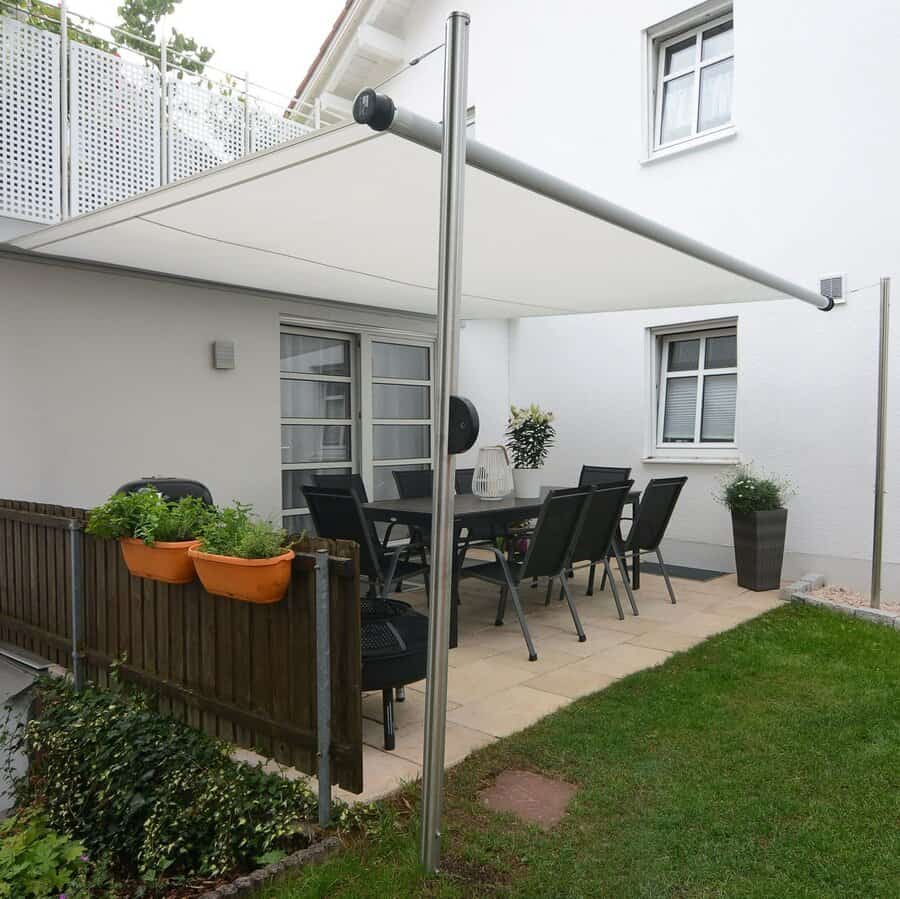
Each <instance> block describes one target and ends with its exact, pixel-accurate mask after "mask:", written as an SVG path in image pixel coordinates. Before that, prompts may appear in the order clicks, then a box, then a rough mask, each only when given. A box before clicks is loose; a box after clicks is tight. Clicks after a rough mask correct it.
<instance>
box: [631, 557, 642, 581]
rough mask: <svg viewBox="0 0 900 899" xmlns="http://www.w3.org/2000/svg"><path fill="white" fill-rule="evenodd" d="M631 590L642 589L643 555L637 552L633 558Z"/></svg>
mask: <svg viewBox="0 0 900 899" xmlns="http://www.w3.org/2000/svg"><path fill="white" fill-rule="evenodd" d="M631 589H632V590H640V589H641V554H640V553H639V552H638V551H637V550H635V551H634V553H633V554H632V556H631Z"/></svg>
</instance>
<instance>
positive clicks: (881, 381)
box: [870, 278, 891, 609]
mask: <svg viewBox="0 0 900 899" xmlns="http://www.w3.org/2000/svg"><path fill="white" fill-rule="evenodd" d="M879 308H880V314H879V319H878V325H879V327H878V401H877V412H876V426H875V427H876V430H875V521H874V524H873V527H872V590H871V596H870V604H871V606H872V608H873V609H880V608H881V553H882V546H883V534H884V463H885V459H886V458H887V457H886V455H885V453H886V451H887V391H888V349H889V338H890V327H891V279H890V278H882V279H881V304H880V307H879Z"/></svg>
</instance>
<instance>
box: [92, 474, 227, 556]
mask: <svg viewBox="0 0 900 899" xmlns="http://www.w3.org/2000/svg"><path fill="white" fill-rule="evenodd" d="M212 514H213V509H212V508H211V507H210V506H208V505H207V504H206V503H205V502H203V500H201V499H199V498H198V497H195V496H185V497H183V498H182V499H180V500H178V501H176V502H172V501H169V500H167V499H165V498H164V497H163V496H162V494H161V493H160V492H159V491H158V490H157V489H156V488H155V487H153V486H147V487H143V488H142V489H140V490H137V491H135V492H134V493H116V494H115V495H114V496H111V497H110V498H109V499H108V500H107V501H106V502H105V503H103V505H102V506H97V508H96V509H92V510H91V512H90V514H89V516H88V525H87V528H85V530H86V531H87V533H89V534H92V535H93V536H95V537H102V538H104V539H107V540H118V539H120V538H122V537H135V538H137V539H138V540H143V541H144V543H146V544H147V545H149V546H152V545H153V544H154V543H155V542H156V541H157V540H161V541H163V542H166V541H177V540H192V539H193V538H194V537H196V536H197V534H198V533H199V532H200V529H201V528H202V527H203V525H204V524H205V523H206V522H207V521H208V520H209V519H210V517H211V516H212Z"/></svg>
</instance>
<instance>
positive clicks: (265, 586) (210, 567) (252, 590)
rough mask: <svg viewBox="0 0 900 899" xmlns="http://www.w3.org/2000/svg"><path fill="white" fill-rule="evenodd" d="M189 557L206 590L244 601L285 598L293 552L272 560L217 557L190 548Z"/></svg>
mask: <svg viewBox="0 0 900 899" xmlns="http://www.w3.org/2000/svg"><path fill="white" fill-rule="evenodd" d="M188 554H189V555H190V557H191V559H192V560H193V563H194V567H195V568H196V569H197V576H198V577H199V578H200V583H201V584H203V588H204V589H205V590H206V592H207V593H214V594H215V595H216V596H227V597H228V598H229V599H241V600H243V601H244V602H256V603H270V602H278V600H280V599H283V598H284V594H285V592H286V591H287V587H288V584H289V583H290V580H291V561H292V559H293V558H294V551H293V550H292V549H289V550H288V551H287V552H286V553H283V554H282V555H280V556H275V557H274V558H271V559H239V558H237V557H236V556H216V555H213V554H212V553H204V552H200V550H199V549H197V548H196V547H193V548H192V549H190V550H189V552H188Z"/></svg>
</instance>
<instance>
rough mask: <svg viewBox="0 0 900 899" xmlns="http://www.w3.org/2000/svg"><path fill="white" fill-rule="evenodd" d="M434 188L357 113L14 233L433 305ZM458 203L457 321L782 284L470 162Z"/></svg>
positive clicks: (27, 245) (64, 251) (269, 280)
mask: <svg viewBox="0 0 900 899" xmlns="http://www.w3.org/2000/svg"><path fill="white" fill-rule="evenodd" d="M439 186H440V156H439V154H437V153H435V152H434V151H433V150H431V149H428V148H426V147H423V146H420V145H418V144H416V143H413V142H411V141H409V140H406V139H404V138H402V137H399V136H397V135H395V134H391V133H390V132H383V133H376V132H373V131H371V130H370V129H369V128H367V127H365V126H362V125H357V124H355V123H354V124H347V125H342V126H338V127H335V128H333V129H330V130H326V131H322V132H318V133H316V134H313V135H310V136H307V137H304V138H300V139H299V140H297V141H294V142H292V143H289V144H285V145H283V146H280V147H277V148H275V149H272V150H269V151H267V152H263V153H259V154H257V155H255V156H251V157H248V158H245V159H242V160H239V161H237V162H234V163H231V164H229V165H225V166H222V167H220V168H217V169H214V170H212V171H209V172H206V173H204V174H201V175H197V176H195V177H193V178H188V179H185V180H183V181H179V182H177V183H175V184H172V185H169V186H167V187H164V188H159V189H157V190H154V191H151V192H149V193H146V194H143V195H141V196H139V197H135V198H133V199H130V200H126V201H124V202H122V203H118V204H116V205H114V206H110V207H108V208H106V209H102V210H99V211H97V212H94V213H91V214H88V215H84V216H80V217H78V218H75V219H71V220H69V221H67V222H64V223H63V224H61V225H57V226H54V227H51V228H47V229H45V230H42V231H39V232H36V233H33V234H30V235H27V236H25V237H21V238H19V239H18V240H16V241H13V244H14V245H15V246H18V247H21V248H23V249H28V250H34V251H36V252H40V253H48V254H53V255H58V256H65V257H70V258H75V259H81V260H91V261H96V262H104V263H111V264H115V265H123V266H128V267H132V268H137V269H143V270H148V271H153V272H161V273H166V274H169V275H174V276H181V277H189V278H199V279H203V280H208V281H215V282H220V283H227V284H233V285H237V286H241V287H246V288H249V289H251V290H252V289H257V290H271V291H278V292H283V293H286V294H293V295H301V296H307V297H315V298H322V299H327V300H333V301H338V302H348V303H354V304H361V305H365V306H373V307H377V308H383V309H393V310H405V311H412V312H422V313H431V314H433V313H434V312H435V307H436V284H437V228H438V209H439ZM464 215H465V219H464V221H465V234H464V247H465V256H464V265H463V308H462V315H463V317H464V318H520V317H525V316H532V315H558V314H565V313H584V312H605V311H611V310H621V309H639V308H654V307H664V306H693V305H702V304H708V303H730V302H746V301H752V300H765V299H775V298H778V297H783V296H785V293H784V292H779V291H777V290H773V289H772V288H771V287H768V286H765V285H763V284H761V283H758V282H756V281H754V280H751V279H749V278H746V277H741V276H738V275H736V274H733V273H731V272H729V271H726V270H724V269H722V268H719V267H717V266H716V265H713V264H710V263H707V262H703V261H700V260H698V259H696V258H694V257H692V256H689V255H686V254H685V253H682V252H680V251H678V250H675V249H672V248H670V247H668V246H665V245H663V244H661V243H657V242H655V241H654V240H652V239H649V238H647V237H645V236H641V235H640V234H637V233H634V232H633V231H629V230H625V229H623V228H621V227H619V226H617V225H614V224H610V223H609V222H607V221H603V220H601V219H598V218H596V217H594V216H592V215H588V214H585V213H583V212H580V211H578V210H576V209H573V208H571V207H570V206H567V205H564V204H562V203H559V202H556V201H555V200H553V199H549V198H547V197H546V196H542V195H540V194H538V193H535V192H533V191H531V190H528V189H526V188H524V187H521V186H519V185H518V184H515V183H513V182H511V181H509V180H504V179H502V178H499V177H496V176H494V175H492V174H489V173H487V172H485V171H482V170H479V169H477V168H475V167H473V166H472V165H469V167H468V170H467V173H466V197H465V213H464ZM810 293H811V292H810V291H808V290H806V289H805V288H801V287H797V289H796V291H792V292H791V295H793V296H799V297H802V298H805V299H807V301H809V299H810V297H809V295H810ZM804 294H805V295H806V296H805V297H804V296H803V295H804Z"/></svg>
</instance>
